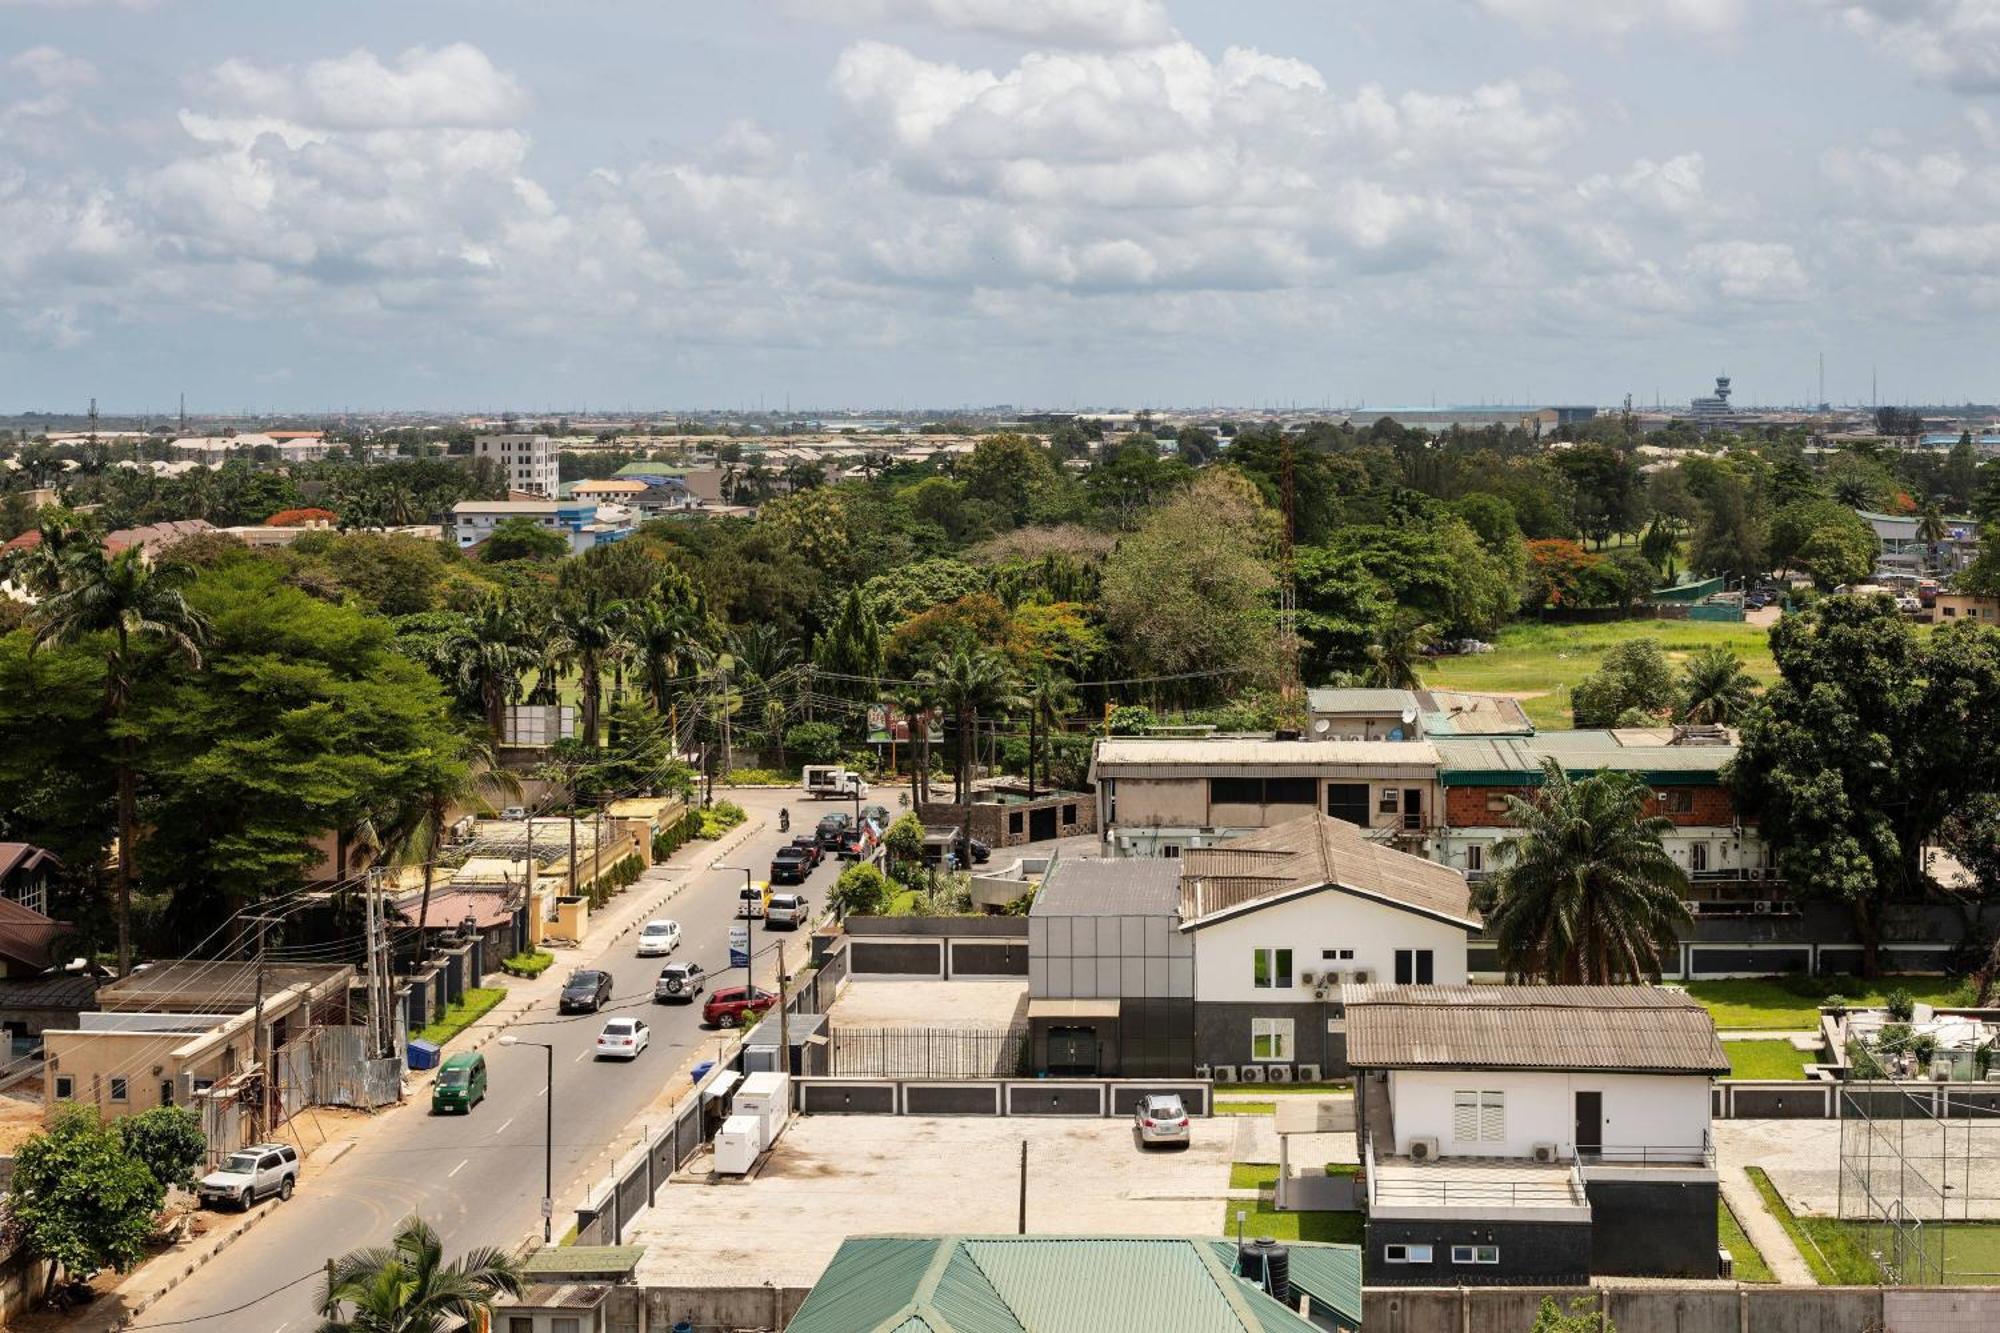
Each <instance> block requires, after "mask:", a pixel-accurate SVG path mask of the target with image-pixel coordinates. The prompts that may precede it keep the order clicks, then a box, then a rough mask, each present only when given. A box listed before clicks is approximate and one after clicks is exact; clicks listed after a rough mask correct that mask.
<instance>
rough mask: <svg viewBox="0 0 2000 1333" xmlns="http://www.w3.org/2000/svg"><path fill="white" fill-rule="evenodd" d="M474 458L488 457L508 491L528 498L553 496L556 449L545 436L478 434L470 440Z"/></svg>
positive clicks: (555, 475) (556, 475)
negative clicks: (525, 493)
mask: <svg viewBox="0 0 2000 1333" xmlns="http://www.w3.org/2000/svg"><path fill="white" fill-rule="evenodd" d="M472 448H473V457H475V458H490V459H492V460H493V462H494V463H495V465H497V466H498V467H499V469H500V477H501V479H502V480H503V481H505V482H506V483H507V489H508V490H510V491H526V492H528V493H529V494H531V495H547V496H550V497H553V496H554V495H555V493H556V482H557V480H558V472H557V465H556V447H555V444H554V442H553V441H551V440H550V439H549V437H548V436H546V435H480V436H476V437H475V438H474V440H473V446H472Z"/></svg>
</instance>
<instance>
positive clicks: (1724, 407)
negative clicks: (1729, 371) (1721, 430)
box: [1689, 375, 1729, 421]
mask: <svg viewBox="0 0 2000 1333" xmlns="http://www.w3.org/2000/svg"><path fill="white" fill-rule="evenodd" d="M1689 406H1690V407H1691V408H1692V409H1693V411H1694V419H1695V420H1696V421H1715V420H1718V419H1720V418H1722V417H1726V416H1728V415H1729V376H1727V375H1717V376H1716V377H1715V397H1713V398H1697V399H1695V400H1694V402H1692V403H1691V404H1689Z"/></svg>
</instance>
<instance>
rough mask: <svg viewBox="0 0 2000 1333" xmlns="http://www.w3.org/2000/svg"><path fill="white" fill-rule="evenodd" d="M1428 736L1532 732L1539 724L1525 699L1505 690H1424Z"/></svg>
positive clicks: (1423, 699)
mask: <svg viewBox="0 0 2000 1333" xmlns="http://www.w3.org/2000/svg"><path fill="white" fill-rule="evenodd" d="M1417 701H1418V702H1419V703H1420V704H1421V705H1422V706H1423V718H1422V721H1423V728H1424V735H1425V736H1532V735H1534V734H1535V724H1534V723H1533V722H1531V721H1529V720H1528V711H1527V710H1526V709H1525V708H1523V707H1521V701H1520V700H1518V699H1513V698H1510V697H1508V696H1507V695H1504V694H1469V693H1467V692H1465V691H1464V690H1424V691H1422V692H1421V693H1420V694H1418V696H1417Z"/></svg>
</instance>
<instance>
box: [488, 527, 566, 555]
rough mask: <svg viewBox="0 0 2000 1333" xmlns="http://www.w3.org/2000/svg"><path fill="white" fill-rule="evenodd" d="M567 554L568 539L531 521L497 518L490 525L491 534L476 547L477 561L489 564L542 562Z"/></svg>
mask: <svg viewBox="0 0 2000 1333" xmlns="http://www.w3.org/2000/svg"><path fill="white" fill-rule="evenodd" d="M568 554H569V540H568V539H567V538H565V537H564V536H563V535H562V534H561V533H560V532H555V531H552V530H551V529H549V528H545V527H543V526H542V525H541V524H539V523H537V522H535V520H533V519H532V518H504V519H501V520H500V521H499V522H498V523H496V524H494V525H493V531H492V533H491V534H489V535H488V536H487V538H486V540H485V541H483V542H481V543H480V544H479V558H480V559H481V560H483V561H485V562H486V563H487V564H489V565H497V564H501V563H503V562H505V561H508V560H532V561H535V562H537V563H545V562H547V561H551V560H560V559H562V558H563V557H564V556H566V555H568Z"/></svg>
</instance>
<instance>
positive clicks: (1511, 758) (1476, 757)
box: [1432, 729, 1736, 787]
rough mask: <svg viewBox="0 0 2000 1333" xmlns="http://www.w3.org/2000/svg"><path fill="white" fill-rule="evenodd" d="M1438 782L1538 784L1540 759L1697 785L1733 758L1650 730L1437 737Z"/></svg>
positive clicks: (1731, 748) (1726, 749)
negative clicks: (1673, 739) (1679, 741)
mask: <svg viewBox="0 0 2000 1333" xmlns="http://www.w3.org/2000/svg"><path fill="white" fill-rule="evenodd" d="M1432 744H1433V745H1434V746H1436V748H1437V754H1438V768H1439V773H1438V780H1439V781H1440V782H1442V783H1444V784H1445V785H1446V786H1459V787H1464V786H1483V785H1501V784H1504V785H1510V786H1526V787H1533V786H1539V785H1540V784H1541V780H1542V759H1543V757H1544V756H1546V757H1548V758H1552V759H1555V760H1557V761H1559V762H1560V763H1561V764H1562V766H1563V768H1564V769H1565V770H1567V771H1569V772H1571V773H1595V772H1601V771H1604V770H1607V769H1616V770H1623V771H1630V772H1636V773H1640V774H1643V775H1644V776H1645V778H1646V780H1647V781H1649V782H1659V783H1668V784H1672V783H1679V784H1690V783H1692V784H1701V785H1707V784H1710V783H1714V782H1717V781H1720V774H1721V770H1722V768H1723V767H1724V766H1725V765H1726V764H1728V763H1729V761H1730V760H1732V759H1734V758H1735V757H1736V746H1735V745H1733V744H1722V745H1716V744H1702V745H1675V744H1672V743H1671V742H1670V740H1668V739H1667V733H1663V732H1660V731H1657V730H1653V729H1640V730H1623V731H1618V730H1612V731H1605V730H1589V731H1545V732H1542V733H1541V734H1540V735H1537V736H1477V737H1472V736H1467V737H1447V736H1440V737H1438V738H1436V739H1435V740H1434V741H1433V742H1432Z"/></svg>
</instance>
